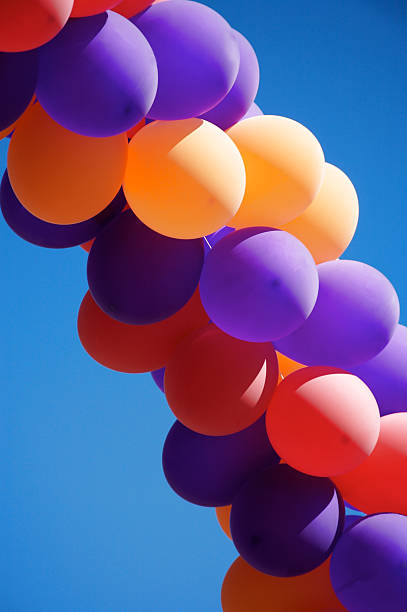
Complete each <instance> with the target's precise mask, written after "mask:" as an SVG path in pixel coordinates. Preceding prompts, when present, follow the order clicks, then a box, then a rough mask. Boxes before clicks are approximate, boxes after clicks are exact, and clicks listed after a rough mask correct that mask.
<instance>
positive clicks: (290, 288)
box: [200, 227, 318, 342]
mask: <svg viewBox="0 0 407 612" xmlns="http://www.w3.org/2000/svg"><path fill="white" fill-rule="evenodd" d="M200 292H201V299H202V304H203V306H204V308H205V310H206V312H207V313H208V315H209V317H210V319H211V320H212V321H213V322H214V323H215V325H217V326H218V327H219V328H220V329H221V330H223V331H224V332H226V333H227V334H229V335H231V336H234V337H235V338H239V339H240V340H246V341H249V342H267V341H270V340H274V339H276V338H281V337H282V336H286V335H287V334H289V333H290V332H291V331H293V330H295V329H296V328H297V327H299V326H300V325H302V323H304V321H305V319H306V318H307V317H308V316H309V314H310V313H311V311H312V309H313V307H314V304H315V301H316V299H317V294H318V273H317V269H316V266H315V262H314V260H313V258H312V255H311V253H310V252H309V251H308V249H307V248H306V247H305V246H304V245H303V244H302V242H300V241H299V240H298V239H297V238H295V237H294V236H292V235H291V234H289V233H288V232H284V231H281V230H274V229H271V228H268V227H250V228H244V229H240V230H236V231H235V232H233V233H232V234H230V235H229V236H226V237H224V238H222V240H220V241H219V242H218V243H217V244H216V245H215V246H214V247H213V249H212V251H211V252H210V253H209V254H208V256H207V257H206V260H205V264H204V267H203V270H202V277H201V282H200Z"/></svg>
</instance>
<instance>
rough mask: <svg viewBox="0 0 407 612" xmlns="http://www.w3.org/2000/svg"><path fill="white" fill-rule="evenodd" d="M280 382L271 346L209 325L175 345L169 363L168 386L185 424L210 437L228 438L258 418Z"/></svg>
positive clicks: (171, 401) (169, 398) (172, 404)
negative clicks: (249, 340) (245, 340)
mask: <svg viewBox="0 0 407 612" xmlns="http://www.w3.org/2000/svg"><path fill="white" fill-rule="evenodd" d="M277 378H278V364H277V357H276V354H275V351H274V349H273V347H272V345H271V344H270V343H267V344H266V343H265V344H258V343H250V344H249V343H247V342H242V341H241V340H236V339H235V338H232V337H231V336H227V335H226V334H224V333H223V332H221V331H220V330H219V329H217V328H216V327H215V326H214V325H207V326H206V327H203V328H201V329H199V330H197V331H196V332H194V333H193V334H191V335H190V336H188V337H187V338H186V339H185V340H184V342H182V343H181V344H179V345H178V346H177V348H176V349H175V351H174V353H173V354H172V356H171V359H170V360H169V362H168V363H167V367H166V370H165V378H164V387H165V394H166V396H167V401H168V404H169V406H170V408H171V410H172V411H173V413H174V414H175V416H176V418H177V419H178V420H179V421H181V423H183V424H184V425H185V426H186V427H188V428H189V429H192V430H193V431H196V432H198V433H201V434H205V435H207V436H225V435H229V434H232V433H236V432H238V431H241V430H242V429H246V427H249V425H251V424H252V423H254V422H255V421H257V419H259V418H260V416H261V415H262V414H263V413H264V412H265V410H266V408H267V405H268V402H269V401H270V398H271V396H272V394H273V391H274V388H275V386H276V384H277Z"/></svg>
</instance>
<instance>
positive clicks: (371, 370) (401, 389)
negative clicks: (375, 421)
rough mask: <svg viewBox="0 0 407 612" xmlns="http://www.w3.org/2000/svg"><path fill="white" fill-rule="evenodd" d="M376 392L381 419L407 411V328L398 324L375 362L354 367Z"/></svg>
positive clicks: (353, 372) (354, 372)
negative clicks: (394, 413)
mask: <svg viewBox="0 0 407 612" xmlns="http://www.w3.org/2000/svg"><path fill="white" fill-rule="evenodd" d="M350 372H351V373H352V374H356V376H358V377H359V378H361V379H362V380H363V381H364V382H365V383H366V384H367V386H368V387H369V388H370V390H371V391H372V393H373V395H374V396H375V398H376V401H377V404H378V406H379V410H380V414H381V416H384V415H386V414H391V413H392V412H406V411H407V327H405V326H404V325H397V327H396V331H395V332H394V334H393V337H392V339H391V340H390V342H389V343H388V344H387V346H385V348H384V349H383V350H382V351H381V352H380V353H379V354H378V355H376V357H373V359H370V360H369V361H365V363H361V364H360V365H358V366H356V367H354V368H351V369H350Z"/></svg>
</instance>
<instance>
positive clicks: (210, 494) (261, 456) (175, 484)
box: [163, 416, 280, 506]
mask: <svg viewBox="0 0 407 612" xmlns="http://www.w3.org/2000/svg"><path fill="white" fill-rule="evenodd" d="M279 461H280V458H279V457H278V455H277V454H276V453H275V451H274V449H273V448H272V446H271V444H270V442H269V440H268V437H267V433H266V427H265V423H264V416H263V417H260V419H259V420H258V421H256V422H255V423H254V424H253V425H251V426H250V427H248V428H247V429H243V431H239V432H238V433H234V434H231V435H229V436H203V435H202V434H199V433H196V432H194V431H191V430H190V429H188V428H187V427H184V425H182V423H180V422H179V421H176V422H175V423H174V425H173V426H172V428H171V429H170V431H169V434H168V436H167V439H166V440H165V444H164V450H163V469H164V474H165V477H166V479H167V482H168V484H169V485H170V487H172V489H173V490H174V491H175V493H177V494H178V495H180V496H181V497H183V498H184V499H186V500H187V501H189V502H191V503H192V504H198V505H200V506H226V505H227V504H231V503H232V500H233V498H234V496H235V495H236V493H237V492H238V491H239V489H240V487H241V486H242V485H243V484H244V483H245V482H246V480H247V479H248V478H250V477H251V476H252V475H253V474H255V473H256V472H258V471H261V470H262V469H264V468H266V467H269V466H270V465H276V464H277V463H278V462H279Z"/></svg>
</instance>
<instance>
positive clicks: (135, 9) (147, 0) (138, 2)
mask: <svg viewBox="0 0 407 612" xmlns="http://www.w3.org/2000/svg"><path fill="white" fill-rule="evenodd" d="M152 4H155V3H154V2H151V0H122V2H119V4H116V6H115V7H114V11H115V13H120V15H123V16H124V17H133V16H134V15H137V13H141V11H144V10H145V9H146V8H148V7H149V6H151V5H152Z"/></svg>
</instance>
